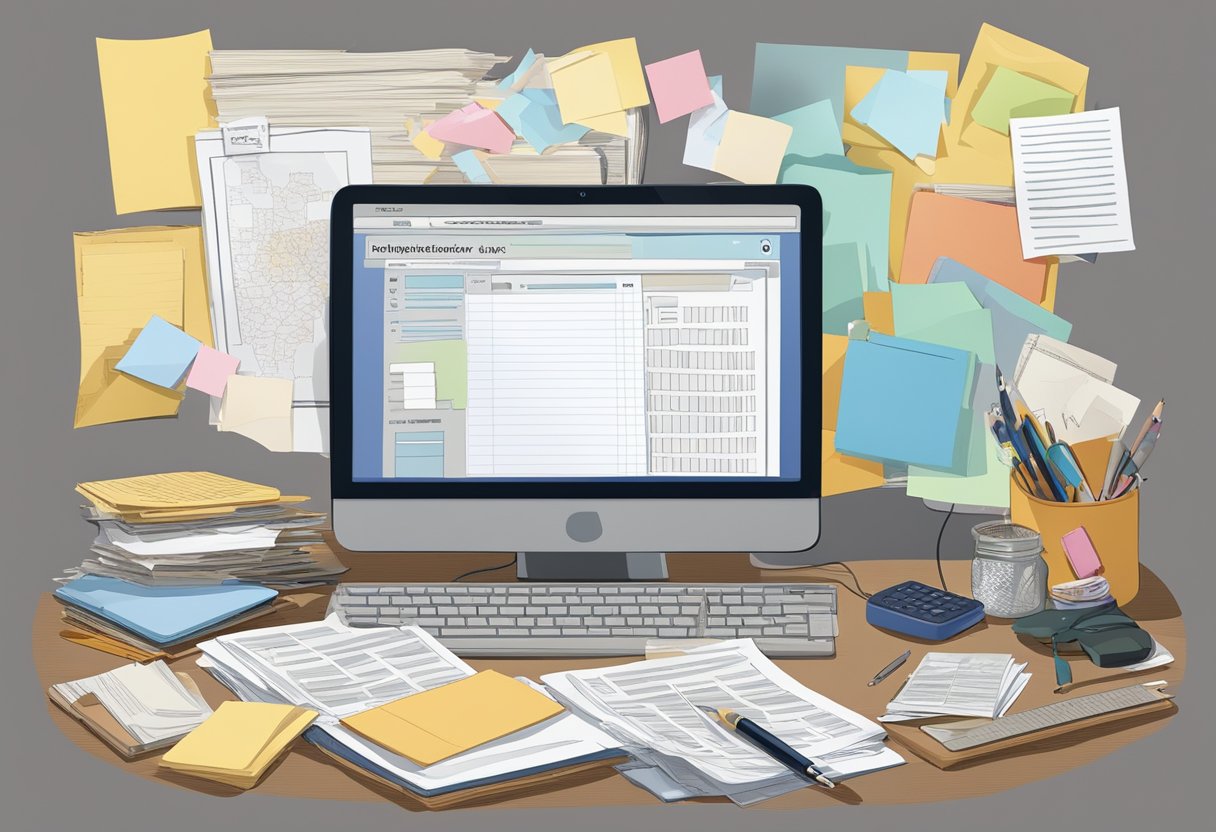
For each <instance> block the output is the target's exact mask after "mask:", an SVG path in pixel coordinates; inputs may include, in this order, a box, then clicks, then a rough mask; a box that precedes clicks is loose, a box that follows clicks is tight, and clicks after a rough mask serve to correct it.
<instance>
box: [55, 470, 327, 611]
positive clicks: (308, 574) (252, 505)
mask: <svg viewBox="0 0 1216 832" xmlns="http://www.w3.org/2000/svg"><path fill="white" fill-rule="evenodd" d="M77 491H78V492H80V493H81V494H83V495H84V496H85V497H86V498H88V499H89V501H90V502H91V503H92V506H91V507H90V508H88V509H86V512H85V515H86V517H87V518H88V519H89V520H90V521H91V522H93V523H95V524H96V525H97V530H98V533H97V537H96V538H95V539H94V541H93V549H92V551H93V555H94V557H92V558H89V559H86V560H85V561H84V563H82V564H81V565H80V567H79V568H78V569H73V570H70V571H69V573H70V574H71V575H73V576H76V575H82V574H86V575H98V576H105V577H111V578H121V579H123V580H126V581H132V582H134V583H138V584H143V585H145V586H202V585H208V584H220V583H225V582H229V581H246V582H254V583H261V584H273V585H275V586H282V587H298V586H310V585H315V584H319V583H328V582H332V581H334V580H336V578H337V576H338V575H339V574H341V573H342V572H344V571H345V568H344V567H343V566H342V565H341V564H340V563H338V562H337V560H336V559H335V558H334V557H333V555H332V553H331V552H330V550H329V548H328V546H327V545H326V544H325V541H324V539H323V538H322V537H321V534H320V532H319V531H318V529H317V527H318V526H321V525H322V524H323V523H324V522H325V519H326V515H324V514H319V513H314V512H308V511H302V510H300V509H297V508H293V507H291V506H290V505H289V503H293V502H298V501H299V500H301V499H303V498H295V497H283V496H282V495H280V494H279V492H278V490H277V489H275V488H271V487H269V486H262V485H258V484H256V483H249V482H243V481H241V480H235V479H231V478H229V477H221V476H218V475H216V474H210V473H206V472H181V473H174V474H152V475H148V476H142V477H127V478H125V479H119V480H104V481H98V482H87V483H81V484H80V485H79V486H77Z"/></svg>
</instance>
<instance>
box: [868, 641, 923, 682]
mask: <svg viewBox="0 0 1216 832" xmlns="http://www.w3.org/2000/svg"><path fill="white" fill-rule="evenodd" d="M911 655H912V651H911V650H905V651H904V652H903V653H901V654H899V655H898V656H896V657H895V659H894V660H892V662H891V663H890V664H889V665H887V666H886V667H884V668H883V669H882V670H880V671H878V672H877V673H875V674H874V678H873V679H871V680H870V681H868V682H866V687H868V688H872V687H874V686H875V685H877V684H878V683H879V682H881V681H882V680H883V679H885V678H887V677H888V676H890V675H891V674H892V673H894V672H895V671H897V670H899V668H900V666H901V665H903V663H904V662H906V661H907V660H908V657H909V656H911Z"/></svg>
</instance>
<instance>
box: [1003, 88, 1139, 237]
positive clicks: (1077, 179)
mask: <svg viewBox="0 0 1216 832" xmlns="http://www.w3.org/2000/svg"><path fill="white" fill-rule="evenodd" d="M1009 137H1010V139H1011V140H1012V142H1013V178H1014V185H1015V190H1016V193H1017V206H1018V227H1019V229H1020V231H1021V236H1022V256H1023V257H1025V258H1026V259H1027V260H1031V259H1034V258H1036V257H1044V256H1046V255H1053V254H1074V255H1075V254H1092V253H1101V252H1108V251H1131V250H1133V249H1135V247H1136V243H1135V241H1134V240H1133V238H1132V215H1131V207H1130V203H1129V200H1128V192H1127V170H1126V168H1125V166H1124V162H1123V127H1122V124H1121V122H1120V120H1119V108H1118V107H1112V108H1111V109H1109V110H1090V111H1088V112H1083V113H1071V114H1069V115H1063V116H1044V117H1041V118H1011V119H1010V120H1009Z"/></svg>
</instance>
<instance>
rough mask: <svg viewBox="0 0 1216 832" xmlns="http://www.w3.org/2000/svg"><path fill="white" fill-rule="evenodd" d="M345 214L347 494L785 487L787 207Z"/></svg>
mask: <svg viewBox="0 0 1216 832" xmlns="http://www.w3.org/2000/svg"><path fill="white" fill-rule="evenodd" d="M553 211H554V209H553V207H552V206H534V207H529V206H510V207H509V208H508V206H503V205H494V206H480V207H479V206H451V205H448V206H443V207H442V213H439V211H438V208H437V206H408V205H386V206H376V205H367V206H356V208H355V218H354V234H355V245H354V257H355V264H354V266H355V269H354V274H355V293H354V301H355V304H354V314H355V322H354V323H355V351H354V356H355V358H354V361H355V364H356V366H355V367H354V368H353V369H354V427H355V436H354V443H353V448H354V456H353V464H354V472H353V474H354V478H355V479H356V480H361V481H371V482H376V481H403V480H404V481H414V480H432V479H433V480H443V479H475V480H476V479H482V480H502V479H520V480H525V479H538V478H539V479H548V480H565V479H570V480H575V479H586V478H594V479H596V480H605V479H607V480H612V479H625V480H634V479H671V478H675V479H684V478H698V479H706V478H710V479H713V478H716V479H727V480H747V479H755V478H773V479H798V478H799V471H798V470H797V468H798V459H799V451H800V447H799V443H800V414H799V413H798V407H799V402H800V383H801V375H802V370H801V367H799V366H798V363H799V356H800V340H799V339H800V337H801V334H800V332H799V321H798V315H797V310H798V308H799V302H798V292H799V263H798V252H799V245H798V239H797V235H798V234H799V233H800V218H799V216H798V213H797V208H796V207H793V206H739V205H732V206H721V207H720V208H714V207H712V206H655V205H639V206H611V207H603V206H600V207H596V206H572V208H571V210H569V211H568V212H567V211H566V209H563V214H562V215H560V216H557V215H554V214H553Z"/></svg>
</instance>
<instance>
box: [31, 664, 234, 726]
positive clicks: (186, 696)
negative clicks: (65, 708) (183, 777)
mask: <svg viewBox="0 0 1216 832" xmlns="http://www.w3.org/2000/svg"><path fill="white" fill-rule="evenodd" d="M55 690H56V691H57V692H58V693H59V694H60V695H61V696H62V697H63V698H64V699H66V700H67V701H68V702H75V701H76V700H77V699H79V698H80V697H82V696H84V695H85V694H89V693H91V694H93V695H94V696H96V697H97V699H98V701H99V702H101V704H102V705H103V706H104V707H105V709H106V710H107V711H109V712H110V715H111V716H113V717H114V719H115V720H117V721H118V723H119V724H120V725H122V726H123V728H125V729H126V730H127V732H128V733H130V734H131V736H133V737H135V738H136V739H137V740H139V742H141V743H143V744H145V745H147V744H150V743H159V742H162V741H165V740H172V739H175V738H178V737H183V736H185V735H186V734H188V733H190V732H191V731H193V730H194V729H195V728H197V727H198V726H199V725H201V724H202V723H203V721H204V720H206V719H207V717H209V716H211V707H210V706H209V705H208V704H207V703H206V702H205V701H204V700H203V699H202V698H201V697H198V696H195V694H194V693H193V692H192V691H190V690H187V688H186V687H185V685H183V684H182V683H181V680H180V679H178V678H177V677H176V676H175V675H174V674H173V671H171V670H170V669H169V666H168V665H166V664H165V663H164V662H163V661H155V662H152V663H151V664H146V665H143V664H138V663H135V664H129V665H124V666H122V667H119V668H116V669H115V670H111V671H108V672H106V673H102V674H100V675H97V676H90V677H89V678H87V679H79V680H77V681H75V682H64V683H63V684H59V685H55Z"/></svg>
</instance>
